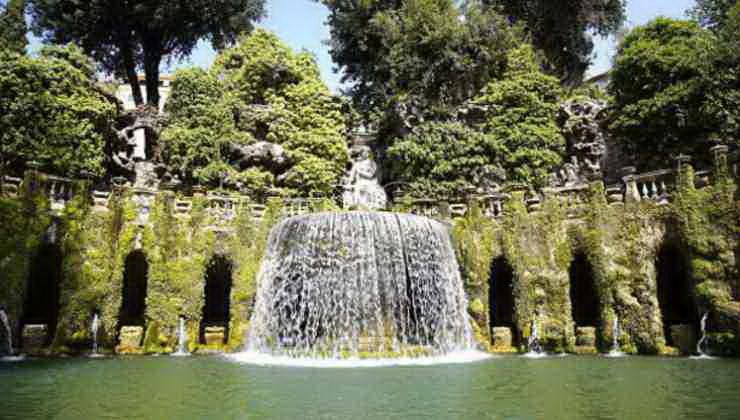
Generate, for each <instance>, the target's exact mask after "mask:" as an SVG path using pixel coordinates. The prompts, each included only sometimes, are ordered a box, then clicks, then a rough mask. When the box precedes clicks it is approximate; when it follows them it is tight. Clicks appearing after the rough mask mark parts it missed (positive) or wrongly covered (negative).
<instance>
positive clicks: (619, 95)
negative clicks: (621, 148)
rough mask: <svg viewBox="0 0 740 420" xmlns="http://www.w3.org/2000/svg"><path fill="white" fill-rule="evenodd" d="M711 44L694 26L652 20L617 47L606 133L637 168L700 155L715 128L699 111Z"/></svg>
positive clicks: (709, 117) (702, 110)
mask: <svg viewBox="0 0 740 420" xmlns="http://www.w3.org/2000/svg"><path fill="white" fill-rule="evenodd" d="M712 41H713V40H712V37H711V35H710V34H709V33H708V32H707V31H705V30H703V29H701V28H700V27H699V25H698V24H696V23H694V22H690V21H681V20H674V19H668V18H658V19H655V20H653V21H651V22H650V23H648V24H647V25H645V26H642V27H638V28H636V29H634V30H633V31H632V32H630V33H629V34H628V35H627V37H626V38H625V39H624V41H623V42H622V43H621V44H620V45H619V48H618V55H617V59H616V63H615V66H614V69H613V70H612V72H611V75H612V82H611V85H610V88H609V89H610V92H611V94H612V95H613V96H614V102H613V106H612V113H611V117H610V123H609V129H610V131H611V133H612V135H614V136H616V137H617V138H619V139H622V140H623V141H624V145H625V147H626V149H627V151H628V153H630V154H631V155H632V156H634V158H635V160H636V163H637V164H638V165H641V166H644V167H645V168H650V167H655V165H665V164H666V161H667V160H669V159H670V157H671V156H675V155H678V154H680V153H688V154H696V155H697V156H702V155H705V154H706V150H707V149H708V144H709V141H710V138H711V137H712V134H711V133H712V131H713V130H714V129H715V128H716V125H717V119H716V116H715V115H711V114H708V113H706V112H705V107H704V105H705V98H706V91H705V84H704V81H703V75H704V74H706V62H707V51H708V50H709V48H710V46H711V43H712Z"/></svg>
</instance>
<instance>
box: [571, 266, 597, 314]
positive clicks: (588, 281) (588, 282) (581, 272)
mask: <svg viewBox="0 0 740 420" xmlns="http://www.w3.org/2000/svg"><path fill="white" fill-rule="evenodd" d="M568 276H569V279H570V286H569V289H570V304H571V313H572V316H573V321H574V322H575V324H576V327H597V326H598V325H599V321H600V318H601V315H600V308H599V294H598V289H597V287H596V280H595V277H594V271H593V267H592V266H591V263H590V262H589V261H588V258H587V257H586V255H585V254H584V253H583V252H576V253H575V255H574V256H573V260H571V263H570V267H569V269H568Z"/></svg>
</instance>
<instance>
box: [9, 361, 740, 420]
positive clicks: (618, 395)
mask: <svg viewBox="0 0 740 420" xmlns="http://www.w3.org/2000/svg"><path fill="white" fill-rule="evenodd" d="M739 392H740V360H728V359H718V360H689V359H667V358H657V357H628V358H621V359H608V358H603V357H576V356H567V357H551V358H545V359H536V360H533V359H526V358H522V357H516V356H511V357H496V358H492V359H488V360H484V361H478V362H474V363H467V364H451V365H433V366H394V367H374V368H349V369H348V368H341V369H336V368H307V367H285V366H256V365H252V364H246V363H240V362H237V361H234V360H233V359H229V358H221V357H186V358H177V357H165V356H162V357H140V358H106V359H61V360H26V361H24V362H20V363H4V364H0V418H2V419H52V418H53V419H123V418H125V419H165V418H173V419H175V418H176V419H236V418H281V419H283V418H284V419H304V418H319V419H389V418H391V419H395V418H397V419H409V418H419V419H429V418H440V419H478V418H480V419H578V418H589V419H698V418H705V419H737V418H740V393H739Z"/></svg>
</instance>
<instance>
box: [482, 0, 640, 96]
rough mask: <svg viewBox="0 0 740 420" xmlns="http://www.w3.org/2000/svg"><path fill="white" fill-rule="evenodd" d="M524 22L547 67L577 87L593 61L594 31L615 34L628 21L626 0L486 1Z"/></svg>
mask: <svg viewBox="0 0 740 420" xmlns="http://www.w3.org/2000/svg"><path fill="white" fill-rule="evenodd" d="M484 3H487V4H489V5H492V6H494V7H501V8H502V11H503V13H505V14H506V15H507V16H508V17H509V18H510V19H511V21H512V22H515V23H521V24H523V25H524V27H525V28H526V29H527V31H528V32H529V33H530V34H531V37H532V38H531V39H532V43H533V45H534V46H535V47H536V48H537V49H538V50H541V51H543V52H544V54H545V57H546V58H547V62H546V70H547V71H548V73H550V74H553V75H556V76H558V77H559V78H560V79H561V80H562V81H563V82H564V83H565V84H566V85H569V86H575V85H578V84H580V82H581V81H582V80H583V75H584V73H585V72H586V69H588V66H589V65H590V64H591V53H592V52H593V49H594V43H593V40H592V38H591V34H592V33H593V34H596V35H600V36H607V35H613V34H615V33H616V32H617V31H618V30H619V29H620V28H621V26H622V24H623V23H624V20H625V13H624V9H625V3H626V1H625V0H566V1H552V0H486V1H485V2H484Z"/></svg>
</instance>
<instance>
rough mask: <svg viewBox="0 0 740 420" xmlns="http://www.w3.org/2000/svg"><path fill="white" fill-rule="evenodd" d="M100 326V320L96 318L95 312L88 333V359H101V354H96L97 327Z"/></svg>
mask: <svg viewBox="0 0 740 420" xmlns="http://www.w3.org/2000/svg"><path fill="white" fill-rule="evenodd" d="M99 326H100V318H99V317H98V313H97V312H95V313H94V314H93V319H92V325H91V326H90V332H92V339H93V343H92V352H91V353H90V357H102V355H101V354H99V353H98V327H99Z"/></svg>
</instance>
